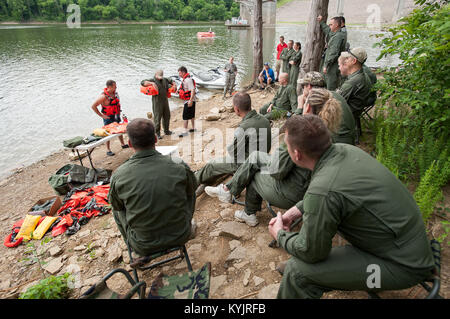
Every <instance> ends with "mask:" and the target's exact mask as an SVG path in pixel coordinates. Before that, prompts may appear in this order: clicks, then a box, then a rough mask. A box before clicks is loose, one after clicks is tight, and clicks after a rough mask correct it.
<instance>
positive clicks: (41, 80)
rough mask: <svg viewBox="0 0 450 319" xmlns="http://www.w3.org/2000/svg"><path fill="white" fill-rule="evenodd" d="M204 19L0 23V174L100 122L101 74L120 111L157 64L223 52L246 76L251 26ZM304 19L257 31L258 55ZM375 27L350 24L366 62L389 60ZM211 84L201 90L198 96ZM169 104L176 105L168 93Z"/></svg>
mask: <svg viewBox="0 0 450 319" xmlns="http://www.w3.org/2000/svg"><path fill="white" fill-rule="evenodd" d="M209 27H210V26H209V25H174V26H171V25H153V26H150V25H125V26H117V25H95V26H82V28H80V29H69V28H66V27H65V26H29V25H27V26H20V25H19V26H16V25H15V26H0V117H1V119H2V121H3V125H1V130H0V133H1V136H2V145H1V147H0V178H4V177H5V176H7V175H8V174H10V172H11V170H12V169H15V168H18V167H21V166H24V165H28V164H31V163H33V162H35V161H37V160H40V159H42V158H43V157H45V156H47V155H49V154H51V153H53V152H55V151H57V150H59V149H61V148H62V141H63V140H64V139H67V138H71V137H74V136H78V135H81V136H86V135H89V134H90V133H91V132H92V131H93V130H94V129H95V128H98V127H101V126H102V121H101V119H100V118H99V117H98V116H97V115H96V114H94V112H93V111H92V110H91V108H90V107H91V105H92V103H93V101H94V100H95V98H96V97H97V96H98V95H99V94H100V93H101V92H102V90H103V87H104V84H105V82H106V80H108V79H114V80H115V81H116V82H117V86H118V92H119V95H120V98H121V104H122V109H123V112H124V114H126V115H127V116H128V118H130V119H132V118H136V117H146V113H147V112H148V111H151V110H152V107H151V98H150V97H147V96H145V95H143V94H141V93H140V92H139V86H140V81H141V80H143V79H145V78H149V77H152V76H153V74H154V71H155V70H156V69H157V68H161V69H163V70H164V71H165V75H166V76H169V75H173V74H177V69H178V67H180V66H181V65H184V66H186V67H187V69H188V71H190V72H191V71H206V70H208V69H210V68H214V67H217V66H223V65H224V64H225V63H226V62H227V60H228V58H229V57H230V56H234V57H235V63H236V65H237V67H238V69H239V75H238V83H245V82H247V81H249V79H250V78H251V69H252V60H253V57H252V49H253V44H252V39H253V35H252V31H251V30H227V29H226V28H225V27H224V26H217V25H215V26H212V29H213V31H214V32H215V33H216V35H217V37H216V38H215V39H207V40H203V41H200V40H198V39H197V38H196V33H197V32H198V31H207V30H209ZM305 33H306V26H305V25H278V26H277V27H275V28H267V29H265V30H264V41H263V44H264V59H265V60H266V61H269V62H270V63H271V64H273V63H274V62H275V58H276V52H275V46H276V43H277V41H278V36H279V35H281V34H283V35H284V36H285V38H286V39H294V40H295V41H300V42H302V44H304V42H305ZM375 33H378V32H373V31H367V30H356V29H349V37H348V39H349V42H350V43H351V45H352V47H356V46H363V47H365V48H366V49H367V50H368V52H369V58H368V61H367V64H368V65H369V66H387V65H389V66H390V65H395V64H396V63H398V61H397V60H395V59H392V60H381V61H379V62H376V61H375V59H376V57H377V56H378V54H379V49H373V48H372V44H373V43H374V42H376V39H375V38H373V37H370V35H372V34H375ZM212 93H214V92H213V91H208V90H204V89H201V90H200V94H199V98H201V99H205V98H208V97H209V96H211V94H212ZM170 105H171V108H172V109H174V108H176V107H179V106H180V105H181V101H180V100H178V99H171V101H170Z"/></svg>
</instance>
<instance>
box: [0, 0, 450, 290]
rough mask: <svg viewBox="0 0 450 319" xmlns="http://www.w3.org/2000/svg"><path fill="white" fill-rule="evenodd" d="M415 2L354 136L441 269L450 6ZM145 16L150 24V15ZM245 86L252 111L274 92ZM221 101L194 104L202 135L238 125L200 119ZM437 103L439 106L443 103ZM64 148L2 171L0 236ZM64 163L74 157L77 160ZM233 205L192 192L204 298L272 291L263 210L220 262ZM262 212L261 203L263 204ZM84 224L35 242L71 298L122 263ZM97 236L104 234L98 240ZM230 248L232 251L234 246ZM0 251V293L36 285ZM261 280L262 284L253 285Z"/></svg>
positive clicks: (39, 192) (279, 256) (449, 188)
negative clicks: (400, 190) (71, 278)
mask: <svg viewBox="0 0 450 319" xmlns="http://www.w3.org/2000/svg"><path fill="white" fill-rule="evenodd" d="M161 1H163V0H161ZM420 2H422V5H423V7H421V8H420V9H416V10H414V11H413V12H412V13H411V14H410V15H409V16H408V17H406V19H403V20H402V21H401V23H399V24H398V25H395V26H392V27H390V28H389V30H388V31H389V32H390V33H392V36H390V37H386V38H385V39H382V40H381V41H380V43H379V46H380V47H381V50H382V53H381V55H380V56H379V58H382V57H383V56H387V55H393V54H399V55H400V59H401V60H402V63H401V65H400V66H399V68H392V69H386V70H383V71H382V72H383V78H382V79H379V81H378V83H377V85H376V89H377V91H378V100H377V104H376V106H375V108H374V109H373V110H372V111H371V115H372V117H373V120H370V121H368V122H367V123H366V122H363V123H362V124H363V136H362V139H361V145H359V147H360V148H361V149H363V150H365V151H366V152H368V153H370V154H371V155H372V156H374V157H376V158H377V160H379V161H380V162H381V163H383V164H384V165H385V166H386V167H387V168H388V169H389V170H390V171H391V172H393V173H394V174H395V175H396V176H397V177H398V178H399V180H401V181H402V182H403V183H404V184H405V185H407V186H408V189H409V190H410V192H411V194H413V196H414V198H415V200H416V202H417V203H418V205H419V207H420V210H421V212H422V217H423V220H424V223H425V225H426V227H427V231H428V234H429V236H430V237H433V238H435V239H437V240H438V241H439V242H440V243H441V245H442V246H441V256H442V262H441V263H442V264H443V265H445V266H447V265H448V261H449V253H450V250H449V249H448V247H449V245H450V242H449V239H448V234H449V232H450V222H449V218H450V215H449V213H450V185H449V181H450V144H448V141H449V140H450V130H449V127H450V107H448V105H450V104H449V99H450V90H449V88H448V83H450V73H448V62H447V63H446V62H445V61H447V60H448V49H449V45H450V44H449V43H448V41H446V40H445V39H446V36H447V37H448V34H449V32H450V24H448V23H446V19H447V17H448V14H449V13H450V5H448V4H447V5H442V6H439V5H438V4H433V3H426V4H425V5H424V3H425V1H422V0H417V3H420ZM0 3H1V0H0ZM129 23H130V24H144V23H142V22H137V21H127V22H126V24H129ZM145 23H148V24H153V23H151V22H150V21H149V22H145ZM161 23H166V22H156V21H155V22H154V24H161ZM171 23H173V22H171ZM183 23H184V22H183ZM197 23H198V24H204V23H210V24H211V22H207V21H203V22H200V21H196V24H197ZM0 24H5V23H3V22H0ZM10 24H11V25H13V24H14V23H10ZM17 24H22V23H17ZM27 24H28V23H27ZM38 24H46V23H45V22H41V23H38ZM52 24H53V23H52ZM60 24H63V22H60ZM86 24H105V23H104V22H102V23H97V22H94V23H86ZM110 24H118V23H110ZM124 24H125V22H124ZM180 24H182V23H180ZM443 66H445V67H443ZM248 93H249V94H250V95H251V98H252V105H253V108H254V109H256V110H258V109H259V108H260V107H261V106H262V105H264V103H266V102H268V101H270V99H271V98H272V97H273V93H274V92H272V91H271V90H267V92H266V91H259V90H255V91H249V92H248ZM230 104H231V99H228V100H226V101H222V99H221V94H215V95H213V96H212V97H210V98H208V99H205V100H201V101H199V102H198V104H197V105H198V107H197V115H196V117H197V119H198V120H201V121H202V126H203V128H202V134H203V135H206V136H208V132H210V130H215V129H220V130H222V131H224V130H226V129H227V128H230V127H234V126H235V125H236V124H237V123H238V122H239V120H240V119H239V118H238V117H237V116H235V114H234V113H228V112H224V113H222V115H221V118H220V119H219V120H218V121H215V122H209V121H205V117H206V116H207V115H208V114H209V110H210V109H211V106H212V105H214V106H215V107H218V108H220V107H221V106H222V107H227V106H229V105H230ZM445 105H447V107H443V106H445ZM181 112H182V108H179V107H178V108H176V109H174V110H172V111H171V124H170V126H171V130H172V131H174V133H175V134H174V135H173V136H177V134H176V133H178V131H180V130H181V129H182V120H181ZM93 116H94V115H93ZM144 116H145V115H143V117H144ZM280 123H281V121H280V122H276V123H275V127H278V125H279V124H280ZM212 141H213V139H212V138H211V139H210V140H209V141H208V140H207V139H205V140H204V142H203V144H202V150H203V151H205V152H206V150H207V148H208V145H209V147H210V143H212ZM192 142H193V143H195V142H196V141H195V137H194V140H193V141H192V140H190V139H187V138H186V139H184V140H180V139H176V138H169V137H165V136H163V139H162V140H160V141H159V142H158V145H160V146H166V145H175V144H178V143H179V151H180V152H182V150H184V148H183V146H186V144H188V143H189V144H190V145H192V144H191V143H192ZM183 144H184V145H183ZM111 147H112V150H113V151H114V152H115V153H116V156H114V157H113V158H108V157H107V156H106V155H105V146H104V145H102V146H100V147H98V148H97V151H95V152H94V153H93V154H92V158H93V162H94V164H95V166H96V167H102V168H105V169H112V170H115V169H116V168H117V167H118V166H120V165H121V164H122V163H123V162H124V161H125V160H127V159H128V158H129V157H130V156H131V155H132V154H133V152H132V150H130V149H127V150H121V149H120V145H119V143H118V141H116V140H114V141H113V142H112V143H111ZM69 152H70V151H68V150H64V149H61V150H59V151H57V152H54V153H52V154H50V155H48V156H46V157H45V158H44V159H42V160H37V161H36V162H35V163H33V164H30V165H27V166H25V167H23V168H19V169H16V170H14V171H13V172H12V174H11V175H9V176H7V177H4V178H3V177H2V178H0V190H1V196H0V212H1V215H0V223H1V228H2V229H3V232H2V234H3V235H5V234H6V231H9V230H10V226H11V225H12V224H13V223H14V222H16V221H17V220H19V219H21V218H23V216H24V213H25V212H26V210H27V209H28V208H29V207H31V205H32V204H33V203H34V202H35V201H36V200H37V199H39V198H44V197H46V196H47V195H48V196H51V195H54V193H53V190H52V188H51V187H50V185H49V184H48V182H47V180H48V177H50V176H51V174H53V173H54V172H56V170H58V169H59V168H60V167H62V166H63V165H65V164H67V163H68V162H70V161H69V158H68V153H69ZM183 155H185V154H183ZM215 155H217V154H215ZM182 158H183V160H184V161H185V162H186V163H188V165H189V166H190V167H191V169H192V170H197V169H199V168H201V167H202V166H203V165H204V164H205V160H204V159H202V162H196V161H194V158H193V157H191V156H190V155H189V156H188V157H187V158H186V157H185V156H182ZM83 162H84V163H85V165H86V166H88V164H87V163H88V161H87V158H85V159H83ZM72 163H75V164H78V163H79V161H73V162H72ZM234 208H236V207H234V206H232V205H228V204H220V203H218V201H217V200H214V199H211V198H208V197H207V196H203V195H202V196H200V197H199V198H197V202H196V212H195V214H196V215H195V218H196V221H197V224H198V230H197V234H198V235H197V236H196V238H194V240H192V241H190V242H189V244H188V247H187V248H188V251H189V255H190V257H191V259H192V263H193V267H194V269H198V268H199V267H201V266H202V265H203V264H204V263H205V262H211V263H212V265H213V268H212V274H211V276H212V277H213V278H214V280H215V281H216V283H217V284H216V285H215V287H214V289H212V290H211V295H210V298H212V299H215V298H236V297H238V296H249V293H251V294H253V295H254V297H255V298H262V299H267V298H273V297H274V296H272V295H269V296H264V295H260V294H258V293H259V292H261V291H262V290H264V289H265V288H270V289H268V290H270V291H277V285H279V280H280V277H279V275H278V273H277V272H276V271H275V264H276V263H278V262H279V261H283V260H286V259H287V257H288V256H287V254H286V253H285V252H284V251H279V250H270V249H268V248H267V243H268V241H269V239H270V237H268V236H267V224H268V222H269V220H270V218H271V216H269V214H267V213H266V212H265V211H264V212H262V214H261V223H260V225H258V226H257V227H255V228H254V229H248V230H246V233H245V235H244V236H243V237H242V238H241V239H240V241H239V244H238V246H237V247H239V249H241V250H242V251H244V253H243V256H244V257H243V261H242V262H240V263H235V264H233V266H229V265H227V263H226V260H227V258H229V255H230V252H231V251H232V244H231V241H230V240H228V239H225V238H224V237H220V236H219V235H214V234H215V233H217V234H218V231H217V229H218V228H219V229H220V225H221V223H223V222H226V221H230V220H233V217H232V216H233V209H234ZM263 210H265V209H264V208H263ZM84 227H85V228H83V231H82V232H80V233H78V234H76V235H74V236H73V237H68V236H67V237H66V236H58V237H56V238H53V239H51V244H48V246H44V245H45V243H44V244H42V242H41V244H40V245H41V246H44V247H40V248H39V249H40V250H42V251H43V253H42V256H46V257H48V255H49V253H47V250H50V248H54V247H58V248H60V249H61V250H62V251H63V252H62V253H64V255H62V256H61V257H56V259H58V261H59V264H61V267H60V268H59V269H58V270H57V271H55V274H57V273H59V274H62V273H64V268H63V264H64V263H66V264H70V263H71V262H74V263H76V264H77V265H79V266H80V274H81V278H82V279H83V283H84V284H83V286H82V287H80V288H79V289H77V290H74V291H73V292H72V295H71V298H77V297H78V296H79V294H80V293H82V292H84V291H85V290H86V289H87V288H88V287H89V285H88V283H90V282H91V281H92V283H95V282H96V281H95V280H94V279H98V278H101V277H102V276H103V275H104V274H106V273H107V272H109V271H110V270H111V269H113V268H117V267H118V265H120V267H124V268H126V267H129V265H128V264H127V262H126V256H127V255H126V251H125V249H126V247H125V248H124V247H123V241H121V238H120V233H118V231H117V229H116V226H115V223H114V220H113V218H112V216H111V215H109V216H105V217H102V218H99V219H93V220H92V221H91V222H89V223H88V224H87V225H86V226H84ZM105 234H106V235H105ZM104 236H107V237H108V238H106V244H105V245H104V246H103V244H102V243H103V242H104V238H103V237H104ZM43 241H44V240H43ZM121 243H122V244H121ZM38 244H39V243H38ZM235 244H236V242H235ZM341 244H342V242H341V238H336V237H335V238H334V240H333V246H335V245H341ZM86 245H87V248H86V247H85V246H86ZM121 245H122V246H121ZM80 246H83V247H80ZM33 247H34V246H33ZM92 247H93V248H92ZM106 247H108V248H106ZM229 247H230V249H229ZM78 248H79V249H78ZM91 248H92V249H91ZM103 248H105V249H103ZM109 248H111V249H109ZM234 248H235V249H237V248H236V246H235V247H234ZM1 249H3V250H1V251H2V254H0V260H1V261H0V273H1V274H2V275H0V282H1V283H2V286H1V288H0V295H1V296H3V297H7V298H14V297H15V298H17V296H18V295H19V294H20V293H21V292H24V291H25V290H26V288H27V285H31V284H33V283H34V284H36V279H39V278H41V277H42V275H43V273H44V272H43V271H42V272H41V271H40V270H39V269H37V270H36V268H38V267H36V264H34V266H33V264H24V263H23V262H18V260H19V259H20V258H21V257H23V255H24V254H25V249H26V247H25V245H22V246H19V247H17V248H16V249H15V250H10V249H7V248H5V247H2V248H1ZM116 250H118V251H119V255H118V258H117V259H113V258H111V255H110V254H111V252H114V251H116ZM92 251H94V255H92ZM254 256H258V258H253V257H254ZM112 257H114V256H112ZM46 260H47V259H46ZM48 260H49V261H51V262H53V260H55V258H53V255H52V257H49V258H48ZM112 260H114V261H112ZM120 260H122V261H120ZM119 263H120V264H119ZM100 265H101V267H100ZM445 266H444V267H443V268H442V272H441V289H440V295H441V296H443V297H444V298H449V297H450V296H449V293H450V289H449V278H450V277H449V269H448V267H445ZM183 267H185V264H183V263H180V264H179V265H176V266H175V267H170V268H169V267H167V266H166V267H164V268H162V271H164V272H165V273H167V274H168V275H173V274H176V273H177V272H178V273H179V271H180V269H184V268H183ZM246 268H248V271H250V272H249V274H248V278H247V284H244V285H243V277H244V282H245V280H246V279H245V275H244V271H243V270H246ZM127 269H128V268H127ZM130 269H131V268H130ZM250 273H251V275H252V276H255V277H253V280H254V282H256V280H255V278H258V279H262V282H264V285H261V286H259V287H258V285H256V284H255V285H253V283H252V282H251V281H250V282H251V283H250V285H249V283H248V282H249V280H248V279H249V278H250ZM155 276H156V273H154V272H148V273H146V274H145V275H144V276H143V278H142V279H143V280H145V281H146V282H147V283H150V282H151V281H152V280H153V279H154V277H155ZM4 283H7V284H4ZM219 283H220V284H219ZM116 284H117V287H119V290H120V288H122V287H121V286H120V282H117V283H116ZM122 286H126V285H122ZM263 286H264V288H262V287H263ZM219 288H220V289H219ZM119 292H122V291H119ZM256 294H258V296H256ZM424 295H425V293H424V291H423V289H421V288H420V287H419V288H418V286H415V287H412V288H409V289H405V290H401V291H392V292H390V291H386V292H383V293H382V294H381V297H382V298H402V299H404V298H412V299H416V298H422V297H423V296H424ZM324 298H335V299H356V298H366V295H365V294H362V293H361V292H344V291H333V292H330V293H327V294H325V296H324Z"/></svg>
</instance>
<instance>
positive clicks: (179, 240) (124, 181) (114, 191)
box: [108, 119, 197, 256]
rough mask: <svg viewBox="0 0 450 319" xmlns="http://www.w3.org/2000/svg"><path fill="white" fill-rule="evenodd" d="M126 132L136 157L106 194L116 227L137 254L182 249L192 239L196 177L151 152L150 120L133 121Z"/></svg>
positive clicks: (114, 178)
mask: <svg viewBox="0 0 450 319" xmlns="http://www.w3.org/2000/svg"><path fill="white" fill-rule="evenodd" d="M127 133H128V138H129V145H130V147H131V148H133V150H134V151H135V154H134V155H133V156H132V157H131V158H130V159H129V160H128V161H126V162H125V163H124V164H122V165H121V166H120V167H119V168H118V169H117V170H116V171H115V172H114V174H113V175H112V178H111V186H110V191H109V194H108V200H109V203H110V204H111V206H112V211H113V214H114V219H115V221H116V223H117V227H118V228H119V230H120V233H121V234H122V236H123V239H124V240H125V242H128V244H129V245H130V246H131V249H132V250H133V252H135V253H137V254H138V255H141V256H148V255H151V254H152V253H154V252H157V251H160V250H163V249H167V248H170V247H174V246H177V245H183V244H184V243H186V242H187V241H188V240H189V239H190V238H191V237H193V236H194V235H195V223H194V221H193V220H192V217H193V214H194V210H195V198H196V197H195V189H196V187H197V181H196V179H195V176H194V174H193V172H192V171H191V170H190V168H189V166H188V165H186V164H185V163H184V162H182V161H181V160H180V161H179V162H175V161H174V160H172V159H171V158H170V157H169V156H163V155H161V153H159V152H158V151H157V150H156V149H155V143H156V141H157V138H156V135H155V128H154V126H153V123H152V122H151V121H150V120H147V119H135V120H133V121H131V122H130V123H129V124H128V126H127Z"/></svg>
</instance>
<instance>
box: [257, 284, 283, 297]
mask: <svg viewBox="0 0 450 319" xmlns="http://www.w3.org/2000/svg"><path fill="white" fill-rule="evenodd" d="M279 288H280V284H279V283H278V284H271V285H268V286H266V287H264V288H263V289H261V291H260V292H259V294H258V299H275V298H276V297H277V293H278V289H279Z"/></svg>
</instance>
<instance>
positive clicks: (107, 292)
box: [80, 268, 146, 299]
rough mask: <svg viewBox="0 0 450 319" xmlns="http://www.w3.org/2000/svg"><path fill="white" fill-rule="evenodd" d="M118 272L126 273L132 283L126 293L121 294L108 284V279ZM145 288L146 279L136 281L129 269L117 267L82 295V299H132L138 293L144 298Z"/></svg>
mask: <svg viewBox="0 0 450 319" xmlns="http://www.w3.org/2000/svg"><path fill="white" fill-rule="evenodd" d="M117 273H121V274H122V275H124V276H125V277H126V278H127V280H128V282H129V283H130V284H131V289H130V290H129V291H128V292H127V293H126V294H125V295H120V294H118V293H117V292H115V291H113V290H111V289H110V288H109V287H108V285H107V284H106V282H107V281H108V279H110V278H111V277H112V276H113V275H115V274H117ZM145 289H146V283H145V281H140V282H138V281H134V280H133V278H131V276H130V274H129V273H128V271H126V270H125V269H122V268H117V269H114V270H112V271H111V272H110V273H109V274H107V275H106V276H105V277H103V279H102V280H100V281H99V282H98V283H96V284H95V285H93V286H91V287H90V288H89V289H88V290H87V291H86V292H85V293H83V294H82V295H81V297H80V299H131V298H132V297H133V296H134V295H135V294H136V293H138V294H139V297H140V299H144V297H145Z"/></svg>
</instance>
